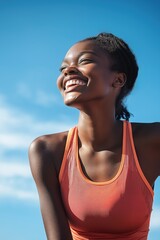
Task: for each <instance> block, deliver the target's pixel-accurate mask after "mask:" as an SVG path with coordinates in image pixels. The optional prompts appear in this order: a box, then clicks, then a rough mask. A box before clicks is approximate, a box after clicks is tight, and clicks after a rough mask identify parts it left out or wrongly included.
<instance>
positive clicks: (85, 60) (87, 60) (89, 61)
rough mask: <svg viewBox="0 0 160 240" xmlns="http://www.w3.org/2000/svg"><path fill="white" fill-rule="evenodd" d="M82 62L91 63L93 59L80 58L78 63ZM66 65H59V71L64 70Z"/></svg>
mask: <svg viewBox="0 0 160 240" xmlns="http://www.w3.org/2000/svg"><path fill="white" fill-rule="evenodd" d="M83 62H87V63H91V62H93V60H91V59H88V58H84V59H80V61H79V64H81V63H83ZM66 67H67V66H64V67H60V69H59V71H60V72H63V70H64V69H65V68H66Z"/></svg>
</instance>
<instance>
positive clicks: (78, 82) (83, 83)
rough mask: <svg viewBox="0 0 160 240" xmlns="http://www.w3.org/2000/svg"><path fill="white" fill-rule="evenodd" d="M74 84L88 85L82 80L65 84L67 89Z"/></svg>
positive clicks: (69, 81)
mask: <svg viewBox="0 0 160 240" xmlns="http://www.w3.org/2000/svg"><path fill="white" fill-rule="evenodd" d="M72 84H77V85H86V83H85V82H84V81H81V80H74V79H72V80H68V81H67V82H66V83H65V88H66V89H67V88H68V87H69V86H70V85H72Z"/></svg>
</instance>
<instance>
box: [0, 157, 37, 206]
mask: <svg viewBox="0 0 160 240" xmlns="http://www.w3.org/2000/svg"><path fill="white" fill-rule="evenodd" d="M3 159H4V160H3V161H0V198H1V199H3V198H5V199H6V198H7V199H12V198H14V199H19V200H23V201H30V202H38V193H37V190H36V188H35V184H34V182H33V179H32V175H31V171H30V168H29V164H28V163H25V162H24V163H22V162H15V161H13V162H10V161H8V162H7V160H8V159H7V158H6V159H5V157H3Z"/></svg>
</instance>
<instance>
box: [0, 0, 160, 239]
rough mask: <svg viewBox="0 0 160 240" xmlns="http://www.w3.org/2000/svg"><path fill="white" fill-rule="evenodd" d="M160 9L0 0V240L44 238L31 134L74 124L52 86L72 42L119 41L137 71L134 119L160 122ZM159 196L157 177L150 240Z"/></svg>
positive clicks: (91, 1) (144, 1)
mask: <svg viewBox="0 0 160 240" xmlns="http://www.w3.org/2000/svg"><path fill="white" fill-rule="evenodd" d="M159 12H160V3H159V1H158V0H153V1H151V0H150V1H149V0H141V1H139V0H134V1H132V0H131V1H127V0H126V1H125V0H121V1H120V0H113V1H111V0H81V1H77V2H75V1H72V0H68V1H47V0H46V1H41V0H39V1H35V0H33V1H30V0H28V1H23V0H22V1H16V0H15V1H9V0H8V1H7V0H6V1H5V0H0V48H1V50H0V226H1V231H0V239H2V240H10V239H13V240H45V239H46V237H45V233H44V228H43V223H42V219H41V215H40V210H39V202H38V195H37V191H36V188H35V184H34V182H33V179H32V177H31V173H30V169H29V165H28V157H27V149H28V146H29V144H30V142H31V141H32V140H33V139H34V138H35V137H37V136H39V135H43V134H46V133H53V132H59V131H63V130H67V129H68V128H70V127H71V126H73V125H75V124H76V122H77V118H78V112H77V111H76V110H75V109H71V108H68V107H66V106H64V104H63V100H62V98H61V95H60V93H59V91H58V89H57V87H56V78H57V76H58V74H59V67H60V63H61V60H62V59H63V57H64V55H65V52H66V51H67V50H68V48H69V47H70V46H71V45H72V44H74V43H75V42H76V41H78V40H80V39H83V38H85V37H88V36H92V35H96V34H98V33H99V32H103V31H106V32H112V33H113V34H115V35H117V36H119V37H121V38H122V39H124V40H125V41H126V42H127V43H128V44H129V46H130V47H131V48H132V50H133V51H134V53H135V54H136V57H137V61H138V64H139V68H140V71H139V77H138V79H137V83H136V86H135V88H134V90H133V92H132V93H131V95H130V96H129V97H128V99H127V101H126V103H127V106H128V108H129V110H130V111H131V112H132V113H133V114H134V117H132V119H131V121H134V122H136V121H137V122H154V121H160V108H159V104H160V95H159V89H160V79H159V69H160V58H159V53H160V44H159V43H160V27H159V26H160V15H159ZM159 196H160V180H159V179H158V180H157V183H156V188H155V201H154V208H153V215H152V220H151V226H150V229H151V230H150V234H149V240H157V236H158V235H160V197H159Z"/></svg>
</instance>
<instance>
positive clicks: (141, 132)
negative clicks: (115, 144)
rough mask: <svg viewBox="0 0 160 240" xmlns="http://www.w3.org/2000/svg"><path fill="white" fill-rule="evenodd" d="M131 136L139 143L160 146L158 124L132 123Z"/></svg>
mask: <svg viewBox="0 0 160 240" xmlns="http://www.w3.org/2000/svg"><path fill="white" fill-rule="evenodd" d="M132 129H133V134H135V136H137V137H138V138H139V139H140V140H141V141H145V142H150V143H151V144H160V123H159V122H154V123H132Z"/></svg>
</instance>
